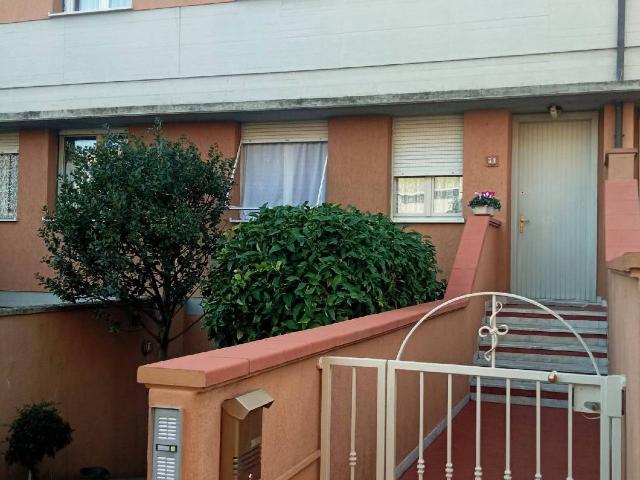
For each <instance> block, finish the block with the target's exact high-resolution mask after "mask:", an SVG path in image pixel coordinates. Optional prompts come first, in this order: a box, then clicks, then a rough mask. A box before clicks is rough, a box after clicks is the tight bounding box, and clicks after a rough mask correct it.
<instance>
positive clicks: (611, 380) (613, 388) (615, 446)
mask: <svg viewBox="0 0 640 480" xmlns="http://www.w3.org/2000/svg"><path fill="white" fill-rule="evenodd" d="M624 386H625V378H624V377H622V376H620V375H611V376H609V377H607V379H606V382H605V384H604V387H603V390H605V395H603V396H604V397H606V398H607V402H606V408H607V409H606V410H603V411H602V412H603V414H604V413H606V416H607V418H608V420H609V421H608V422H607V423H608V424H609V426H610V430H609V432H610V446H611V448H610V456H611V458H610V462H611V478H612V479H613V480H621V479H622V474H623V472H622V470H623V465H622V413H623V406H622V402H623V397H622V391H623V390H624Z"/></svg>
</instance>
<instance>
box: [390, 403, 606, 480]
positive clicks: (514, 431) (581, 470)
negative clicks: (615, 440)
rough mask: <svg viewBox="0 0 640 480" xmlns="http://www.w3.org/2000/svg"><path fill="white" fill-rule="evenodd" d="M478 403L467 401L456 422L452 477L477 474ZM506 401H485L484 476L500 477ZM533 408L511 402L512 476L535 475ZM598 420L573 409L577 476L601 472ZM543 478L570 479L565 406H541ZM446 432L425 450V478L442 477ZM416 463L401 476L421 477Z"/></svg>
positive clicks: (591, 479) (585, 479)
mask: <svg viewBox="0 0 640 480" xmlns="http://www.w3.org/2000/svg"><path fill="white" fill-rule="evenodd" d="M475 408H476V406H475V402H469V404H468V405H467V406H466V407H465V408H464V409H463V410H462V411H461V412H460V413H459V414H458V415H457V416H456V418H455V419H454V421H453V453H452V455H453V467H454V475H453V478H454V479H455V478H465V479H471V478H473V471H474V467H475V418H476V415H475ZM504 412H505V406H504V405H503V404H498V403H483V404H482V415H481V418H482V448H481V450H482V468H483V479H491V480H502V478H503V475H504V466H505V464H504V461H505V453H504V447H505V413H504ZM535 414H536V413H535V408H534V407H532V406H521V405H512V406H511V471H512V474H513V478H514V479H515V480H518V479H532V478H533V476H534V474H535V438H536V437H535ZM599 425H600V423H599V421H598V420H589V419H587V418H586V417H584V416H583V415H582V414H578V413H574V414H573V432H574V433H573V439H574V447H573V464H574V470H573V477H574V478H576V479H580V480H597V479H598V477H599V443H600V433H599V428H600V427H599ZM541 426H542V428H541V432H542V435H541V445H542V478H544V480H566V478H567V411H566V410H565V409H559V408H542V411H541ZM446 439H447V437H446V431H445V432H443V433H442V434H441V435H439V436H438V438H436V440H435V441H434V442H433V443H432V444H431V445H430V446H429V447H428V448H427V450H426V452H425V461H426V467H427V469H426V472H425V477H424V478H425V480H432V479H433V480H435V479H438V480H442V479H443V478H444V467H445V463H446V452H447V450H446V449H447V440H446ZM417 478H418V476H417V473H416V469H415V465H413V466H412V467H411V468H410V469H409V470H408V471H407V472H406V473H405V475H404V476H403V477H402V480H415V479H417Z"/></svg>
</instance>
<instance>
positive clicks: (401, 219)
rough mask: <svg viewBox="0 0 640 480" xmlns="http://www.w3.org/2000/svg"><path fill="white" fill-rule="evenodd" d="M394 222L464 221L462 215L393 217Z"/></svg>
mask: <svg viewBox="0 0 640 480" xmlns="http://www.w3.org/2000/svg"><path fill="white" fill-rule="evenodd" d="M392 220H393V221H394V222H395V223H464V217H393V219H392Z"/></svg>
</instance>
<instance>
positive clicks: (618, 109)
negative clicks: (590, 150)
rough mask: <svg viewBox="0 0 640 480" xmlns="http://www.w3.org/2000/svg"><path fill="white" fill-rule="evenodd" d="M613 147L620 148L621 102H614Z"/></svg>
mask: <svg viewBox="0 0 640 480" xmlns="http://www.w3.org/2000/svg"><path fill="white" fill-rule="evenodd" d="M623 1H624V0H623ZM614 147H616V148H622V102H620V101H618V102H616V124H615V140H614Z"/></svg>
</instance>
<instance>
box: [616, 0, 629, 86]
mask: <svg viewBox="0 0 640 480" xmlns="http://www.w3.org/2000/svg"><path fill="white" fill-rule="evenodd" d="M626 7H627V2H626V0H618V43H617V46H616V80H617V81H618V82H621V81H623V80H624V48H625V47H624V32H625V21H626V12H625V10H626Z"/></svg>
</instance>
